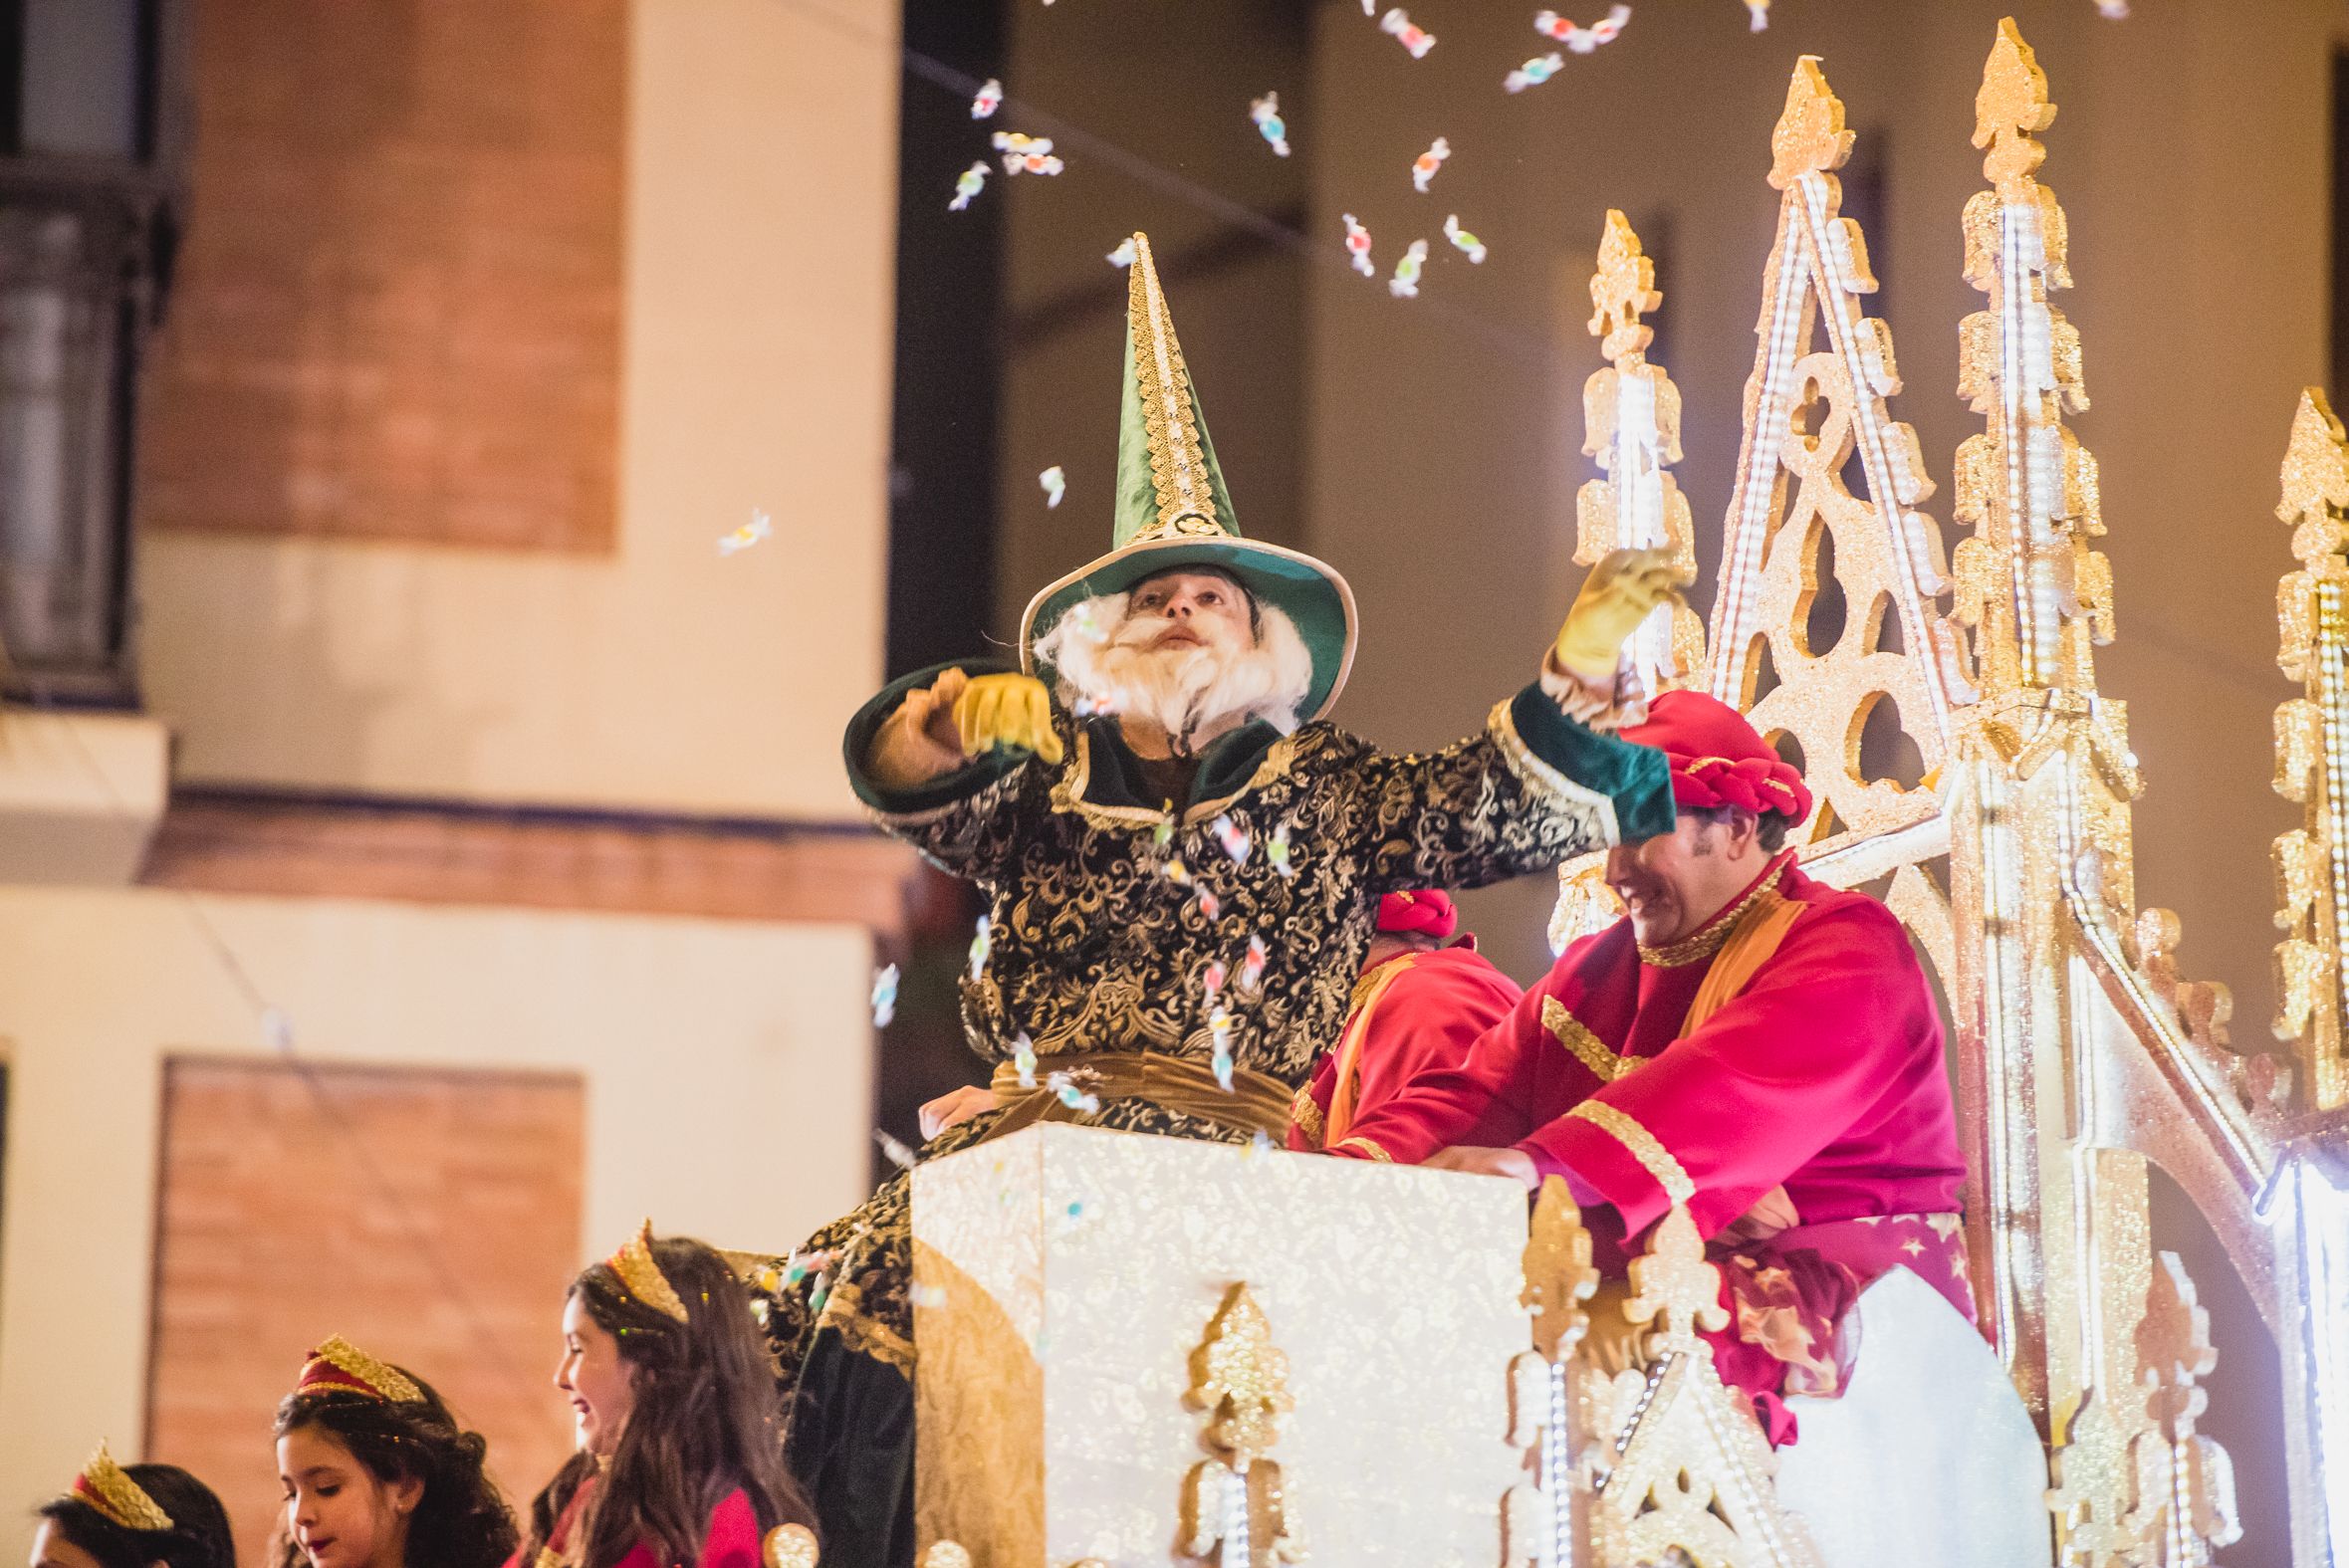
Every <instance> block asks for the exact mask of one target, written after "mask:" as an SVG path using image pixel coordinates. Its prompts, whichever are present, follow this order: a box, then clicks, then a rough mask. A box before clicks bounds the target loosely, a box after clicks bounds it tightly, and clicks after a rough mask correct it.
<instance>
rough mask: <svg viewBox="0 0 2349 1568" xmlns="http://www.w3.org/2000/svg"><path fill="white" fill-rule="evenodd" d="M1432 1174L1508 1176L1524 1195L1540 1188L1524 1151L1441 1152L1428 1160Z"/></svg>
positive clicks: (1530, 1158) (1538, 1173) (1472, 1150)
mask: <svg viewBox="0 0 2349 1568" xmlns="http://www.w3.org/2000/svg"><path fill="white" fill-rule="evenodd" d="M1426 1165H1427V1169H1429V1170H1431V1171H1467V1172H1469V1173H1470V1174H1472V1175H1475V1176H1507V1177H1511V1178H1514V1179H1515V1180H1517V1181H1519V1182H1521V1183H1523V1184H1524V1185H1525V1189H1526V1191H1527V1192H1528V1193H1529V1192H1532V1191H1533V1190H1534V1189H1535V1188H1538V1187H1539V1186H1540V1185H1541V1173H1540V1172H1538V1171H1536V1170H1534V1169H1533V1157H1532V1156H1531V1155H1529V1154H1527V1153H1526V1151H1525V1150H1523V1149H1444V1150H1440V1151H1438V1152H1437V1153H1435V1154H1432V1155H1429V1156H1428V1158H1427V1162H1426Z"/></svg>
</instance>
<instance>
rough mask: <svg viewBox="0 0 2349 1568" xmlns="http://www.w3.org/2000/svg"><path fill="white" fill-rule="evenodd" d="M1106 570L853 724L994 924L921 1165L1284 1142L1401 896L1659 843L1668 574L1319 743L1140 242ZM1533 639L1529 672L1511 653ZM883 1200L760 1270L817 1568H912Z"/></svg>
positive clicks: (855, 777) (1332, 608)
mask: <svg viewBox="0 0 2349 1568" xmlns="http://www.w3.org/2000/svg"><path fill="white" fill-rule="evenodd" d="M1133 248H1134V260H1133V265H1132V268H1131V271H1130V274H1129V283H1128V305H1127V318H1126V352H1125V378H1124V390H1123V403H1122V418H1121V420H1120V426H1119V438H1118V458H1117V486H1116V510H1115V513H1114V516H1113V518H1112V520H1111V521H1112V527H1113V538H1114V545H1113V548H1112V549H1111V550H1110V551H1109V552H1108V553H1107V554H1106V555H1103V556H1101V557H1099V558H1098V559H1096V560H1092V561H1091V562H1089V563H1087V564H1085V565H1083V566H1081V567H1079V568H1078V569H1076V570H1074V571H1071V572H1069V573H1068V574H1067V575H1065V576H1063V577H1061V578H1060V579H1059V580H1058V581H1057V582H1054V583H1052V584H1050V585H1049V586H1047V587H1046V588H1045V589H1044V590H1043V591H1042V592H1040V593H1038V594H1037V595H1036V597H1035V599H1034V600H1033V601H1031V603H1030V604H1029V606H1028V611H1027V614H1026V615H1025V616H1024V617H1023V622H1022V625H1021V628H1020V639H1019V640H1020V664H1019V666H1018V667H1017V668H1013V667H1008V666H1004V665H997V664H993V663H990V662H987V661H978V660H973V661H968V662H966V663H963V664H959V665H955V666H953V667H951V668H938V669H930V670H923V671H919V672H917V673H915V674H912V675H908V676H906V677H904V678H903V679H901V680H898V681H896V682H894V683H892V684H891V685H890V686H888V687H887V688H886V689H885V690H883V691H882V692H881V693H880V694H879V695H878V696H877V697H875V698H874V699H873V700H872V701H871V702H869V703H867V704H866V705H865V707H864V708H863V709H862V710H861V711H860V712H859V713H858V714H857V715H856V716H855V717H854V718H853V719H852V720H851V721H850V723H849V726H848V733H847V737H846V747H845V750H846V762H847V768H848V778H849V782H850V784H852V785H853V787H854V788H855V790H856V793H857V794H858V796H859V797H860V798H861V799H862V800H863V801H864V802H865V804H866V805H867V806H869V807H870V808H871V810H872V813H873V816H874V819H875V820H876V821H877V822H879V824H880V825H881V826H882V827H883V828H884V829H886V830H887V831H888V832H890V833H892V834H894V835H896V836H897V837H899V838H902V839H904V840H906V841H907V842H909V843H911V844H912V845H913V846H914V847H915V848H917V849H919V850H920V851H921V852H922V853H923V854H924V855H926V856H927V857H928V858H930V859H931V860H932V861H934V862H936V863H937V864H938V865H940V866H941V867H943V868H945V869H946V870H948V871H951V872H953V873H955V874H957V875H960V876H965V877H968V878H970V879H971V880H972V881H973V882H975V883H977V884H978V885H979V887H980V889H981V890H982V891H983V892H984V893H985V894H986V896H987V899H988V904H989V909H988V921H989V925H988V927H987V937H986V941H985V943H984V944H983V945H982V946H980V947H976V948H974V950H973V954H972V971H971V974H970V976H969V979H968V981H967V982H966V983H965V984H964V986H963V1019H964V1023H965V1026H966V1029H967V1031H968V1033H969V1035H970V1038H971V1044H972V1048H973V1049H974V1050H975V1051H976V1052H977V1053H978V1054H979V1056H980V1057H981V1058H982V1059H983V1060H984V1061H986V1062H987V1063H989V1064H991V1065H992V1066H993V1068H994V1079H993V1082H992V1083H990V1084H989V1085H987V1086H985V1087H984V1088H979V1087H974V1088H973V1089H970V1090H966V1091H964V1092H963V1094H962V1095H961V1096H959V1097H958V1102H957V1104H956V1105H955V1106H954V1107H952V1108H951V1109H952V1111H953V1112H954V1114H953V1115H950V1116H946V1117H942V1118H941V1119H942V1120H956V1119H960V1118H965V1117H967V1120H963V1122H962V1125H959V1126H955V1127H953V1128H952V1129H951V1130H949V1131H946V1132H944V1133H943V1134H941V1135H940V1136H938V1137H935V1138H933V1139H932V1141H931V1142H930V1144H929V1146H928V1148H927V1149H926V1150H925V1156H927V1155H935V1154H941V1153H945V1152H947V1151H949V1150H953V1149H958V1148H966V1147H968V1146H970V1145H971V1144H973V1143H976V1142H980V1141H983V1140H985V1139H988V1138H994V1137H999V1136H1002V1135H1003V1134H1006V1133H1009V1132H1012V1131H1014V1130H1016V1129H1018V1128H1020V1127H1022V1126H1025V1125H1027V1124H1029V1123H1031V1122H1034V1121H1037V1120H1039V1119H1050V1120H1078V1119H1081V1120H1083V1121H1085V1122H1087V1123H1090V1124H1092V1125H1095V1126H1102V1127H1111V1128H1117V1129H1120V1130H1123V1131H1128V1132H1145V1133H1159V1134H1165V1135H1168V1136H1173V1137H1180V1138H1201V1139H1214V1140H1220V1141H1226V1142H1240V1143H1246V1142H1248V1141H1249V1140H1250V1139H1251V1138H1253V1137H1255V1136H1258V1135H1263V1136H1266V1137H1270V1138H1274V1139H1279V1138H1282V1137H1284V1136H1285V1135H1286V1134H1287V1132H1288V1128H1289V1107H1290V1100H1291V1097H1292V1094H1293V1093H1294V1091H1295V1089H1296V1088H1297V1086H1298V1085H1299V1084H1300V1083H1302V1082H1303V1081H1304V1080H1305V1078H1306V1076H1307V1074H1308V1073H1309V1072H1310V1071H1311V1069H1312V1064H1313V1061H1314V1059H1315V1057H1316V1056H1318V1054H1319V1053H1320V1052H1321V1051H1322V1050H1323V1049H1324V1048H1325V1047H1326V1046H1328V1045H1329V1044H1330V1043H1331V1042H1332V1041H1334V1040H1335V1039H1336V1038H1337V1036H1338V1031H1339V1027H1340V1024H1341V1022H1342V1021H1343V1019H1344V1017H1345V1014H1346V1006H1347V1000H1348V998H1349V996H1350V995H1351V993H1352V990H1353V987H1354V982H1355V979H1356V977H1357V975H1358V974H1359V972H1360V970H1361V967H1362V959H1363V955H1364V953H1365V952H1366V951H1367V949H1368V947H1369V944H1370V939H1371V937H1372V935H1373V932H1374V929H1375V926H1376V924H1377V919H1378V907H1379V900H1380V899H1381V898H1382V897H1383V896H1384V895H1386V894H1388V893H1392V892H1395V891H1398V890H1400V889H1404V888H1419V887H1444V888H1452V887H1468V886H1481V885H1483V884H1486V883H1490V882H1497V881H1500V880H1501V879H1503V878H1505V877H1512V876H1520V875H1524V874H1527V873H1528V872H1534V871H1542V870H1547V869H1548V868H1550V867H1552V866H1555V865H1556V864H1558V863H1559V862H1560V861H1562V860H1565V859H1567V858H1569V857H1571V856H1573V855H1576V854H1579V853H1581V852H1582V851H1584V850H1587V849H1594V848H1599V847H1602V846H1605V845H1610V844H1613V843H1615V842H1617V841H1618V840H1623V839H1637V838H1643V837H1646V836H1648V835H1650V834H1653V833H1658V832H1665V831H1669V830H1670V829H1671V827H1672V821H1673V817H1672V794H1671V787H1670V784H1669V781H1668V779H1667V777H1666V770H1665V766H1664V759H1663V757H1662V755H1661V754H1660V753H1657V752H1654V751H1651V750H1649V749H1647V748H1644V747H1638V746H1631V745H1627V744H1625V743H1623V742H1621V741H1619V740H1617V739H1616V738H1615V737H1614V736H1613V735H1612V734H1610V733H1607V732H1608V731H1609V730H1610V728H1611V727H1612V723H1613V721H1614V719H1615V717H1616V709H1617V706H1618V700H1619V698H1620V699H1621V701H1623V702H1626V703H1627V702H1629V701H1630V700H1631V691H1630V688H1629V686H1627V685H1626V684H1625V683H1624V682H1623V680H1622V678H1621V676H1620V673H1619V660H1618V649H1619V648H1620V646H1621V644H1622V642H1623V641H1624V639H1625V638H1626V637H1627V636H1628V635H1629V634H1630V632H1631V631H1632V630H1633V629H1634V628H1636V627H1637V626H1638V625H1639V623H1640V622H1641V621H1642V620H1643V619H1644V618H1645V617H1646V616H1647V614H1648V612H1649V611H1650V610H1651V609H1653V608H1654V607H1655V606H1656V605H1657V604H1659V603H1661V602H1663V601H1664V600H1665V599H1667V598H1669V597H1671V596H1672V595H1673V593H1674V592H1675V591H1676V586H1675V584H1676V579H1675V575H1674V568H1673V565H1672V563H1671V561H1670V560H1669V559H1668V558H1667V556H1666V555H1665V554H1664V553H1662V552H1631V551H1626V552H1619V553H1617V554H1616V555H1614V556H1611V557H1609V558H1608V559H1607V560H1604V561H1602V562H1601V563H1600V565H1599V566H1598V567H1596V568H1594V569H1593V571H1592V573H1591V577H1590V580H1589V581H1588V582H1586V583H1585V584H1584V586H1583V589H1582V592H1581V594H1580V596H1579V597H1578V598H1577V599H1576V600H1575V603H1574V607H1573V610H1572V612H1571V613H1570V614H1569V615H1568V617H1567V619H1566V623H1565V626H1564V628H1563V630H1561V631H1560V632H1559V634H1558V636H1557V638H1556V639H1555V641H1554V643H1553V644H1552V646H1551V647H1550V648H1549V649H1548V650H1547V654H1546V657H1543V656H1540V655H1535V656H1534V657H1529V658H1528V659H1527V666H1528V668H1527V675H1528V676H1530V677H1532V678H1531V679H1530V680H1528V682H1527V685H1526V686H1525V687H1524V688H1523V689H1521V690H1520V691H1518V692H1517V693H1516V694H1514V695H1513V696H1511V697H1508V698H1505V699H1504V700H1503V701H1502V702H1501V703H1499V704H1498V705H1497V706H1495V707H1493V708H1492V709H1491V711H1490V713H1489V715H1488V717H1487V719H1486V723H1485V725H1484V727H1483V729H1482V731H1481V732H1480V733H1478V734H1476V735H1474V736H1472V737H1471V738H1469V739H1467V740H1463V741H1461V742H1459V743H1457V744H1455V745H1453V746H1450V747H1447V748H1445V749H1443V750H1441V751H1437V752H1432V753H1428V754H1425V755H1403V754H1399V753H1393V752H1386V751H1381V750H1379V749H1378V748H1376V747H1373V746H1370V745H1369V744H1367V743H1365V742H1363V741H1361V740H1359V739H1357V738H1356V737H1354V736H1351V735H1348V734H1347V733H1345V732H1344V731H1342V730H1340V729H1338V728H1336V727H1335V726H1333V725H1331V724H1329V723H1327V722H1326V721H1325V720H1324V718H1323V715H1324V714H1325V713H1326V712H1327V711H1328V709H1329V707H1330V705H1331V704H1332V703H1333V702H1335V701H1336V699H1337V695H1338V692H1339V689H1340V688H1341V687H1342V686H1343V684H1344V681H1345V676H1346V671H1347V669H1348V667H1349V666H1350V665H1351V663H1352V661H1353V654H1354V640H1355V624H1354V599H1353V593H1352V591H1351V590H1350V589H1349V588H1348V587H1347V586H1346V582H1345V579H1344V578H1343V577H1341V576H1339V575H1338V573H1337V572H1336V570H1335V569H1333V568H1332V567H1330V566H1329V565H1327V564H1326V563H1325V562H1322V561H1320V560H1314V559H1313V558H1312V557H1310V556H1307V555H1304V554H1302V553H1300V552H1298V551H1294V550H1289V549H1285V548H1283V547H1281V546H1278V545H1270V544H1266V543H1264V542H1262V541H1258V540H1252V539H1247V538H1244V537H1242V535H1241V534H1240V531H1239V529H1238V528H1237V527H1236V526H1235V523H1234V518H1233V510H1232V498H1231V496H1230V494H1229V493H1228V492H1227V491H1226V489H1225V487H1224V480H1223V473H1222V470H1221V469H1220V468H1219V467H1218V465H1217V463H1216V457H1215V447H1214V444H1213V443H1212V442H1211V441H1210V440H1209V439H1208V434H1207V424H1206V421H1205V418H1204V417H1203V415H1202V413H1201V411H1200V405H1199V399H1198V396H1197V393H1196V392H1195V391H1194V389H1193V387H1192V384H1191V380H1190V373H1189V371H1188V370H1187V369H1186V368H1185V366H1184V363H1183V355H1182V349H1181V346H1180V345H1179V344H1178V343H1177V341H1176V339H1175V333H1174V323H1173V319H1172V317H1171V316H1170V315H1169V314H1168V311H1167V305H1166V300H1165V297H1164V295H1163V294H1162V293H1161V291H1160V288H1159V283H1158V274H1157V271H1156V269H1155V267H1154V266H1153V265H1152V261H1151V255H1150V243H1149V241H1148V239H1147V238H1145V237H1144V236H1142V235H1138V234H1137V235H1135V236H1134V240H1133ZM1528 651H1530V650H1528ZM906 1192H907V1188H906V1182H905V1180H904V1178H903V1177H902V1176H900V1177H897V1178H893V1179H892V1180H891V1181H889V1182H888V1183H887V1184H886V1185H884V1186H883V1187H882V1189H881V1190H880V1191H879V1192H878V1193H876V1194H875V1195H874V1196H873V1197H872V1199H870V1200H869V1201H868V1202H867V1203H866V1204H865V1205H864V1206H863V1207H862V1208H861V1209H859V1210H858V1211H857V1212H856V1213H854V1214H852V1215H850V1216H848V1217H847V1218H846V1219H844V1220H841V1221H839V1222H837V1223H836V1224H834V1225H832V1226H830V1227H828V1228H826V1229H825V1230H823V1231H822V1232H818V1233H817V1235H816V1236H814V1237H813V1238H811V1240H810V1241H809V1243H808V1251H809V1253H811V1254H821V1255H822V1256H823V1257H824V1258H826V1259H827V1260H828V1263H829V1267H828V1270H826V1271H824V1272H823V1273H822V1277H823V1279H824V1281H825V1289H824V1290H823V1291H822V1292H821V1298H820V1293H819V1292H817V1291H816V1290H815V1289H814V1287H813V1286H812V1285H811V1284H810V1283H809V1282H808V1281H809V1279H810V1278H812V1277H814V1271H812V1270H809V1269H807V1268H806V1267H804V1266H794V1265H793V1264H790V1263H784V1262H780V1261H779V1263H778V1265H777V1266H776V1268H775V1270H774V1272H775V1274H776V1276H777V1279H778V1280H779V1281H781V1282H783V1283H782V1287H781V1288H777V1289H774V1290H773V1291H772V1299H771V1301H770V1305H769V1321H770V1327H771V1332H772V1334H773V1336H774V1339H775V1342H776V1349H777V1353H778V1356H779V1359H780V1361H781V1363H782V1365H783V1368H784V1374H785V1377H786V1378H787V1380H790V1381H791V1382H792V1384H793V1386H794V1388H795V1404H794V1406H793V1411H792V1437H791V1441H792V1454H793V1459H794V1462H795V1463H796V1464H798V1465H799V1466H800V1468H801V1472H802V1474H803V1475H804V1476H805V1477H806V1478H807V1480H808V1482H809V1485H810V1487H811V1489H812V1490H813V1491H814V1492H815V1494H816V1498H817V1504H818V1509H819V1512H820V1513H821V1515H822V1520H823V1525H824V1532H825V1546H824V1549H825V1551H826V1553H827V1555H828V1556H829V1558H830V1560H831V1562H832V1563H833V1565H834V1568H901V1565H903V1564H905V1563H909V1562H910V1561H911V1560H912V1554H913V1543H912V1518H911V1500H910V1499H911V1485H910V1476H911V1473H912V1446H913V1438H912V1433H913V1409H912V1407H913V1393H912V1386H911V1382H910V1378H909V1372H910V1369H911V1366H912V1363H913V1357H914V1354H915V1347H914V1345H913V1342H912V1313H911V1311H910V1309H909V1305H908V1302H907V1299H906V1290H907V1284H908V1275H909V1273H910V1242H909V1229H910V1228H909V1219H908V1213H907V1197H906Z"/></svg>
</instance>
